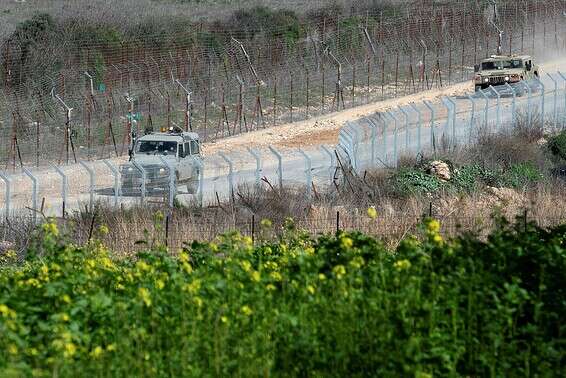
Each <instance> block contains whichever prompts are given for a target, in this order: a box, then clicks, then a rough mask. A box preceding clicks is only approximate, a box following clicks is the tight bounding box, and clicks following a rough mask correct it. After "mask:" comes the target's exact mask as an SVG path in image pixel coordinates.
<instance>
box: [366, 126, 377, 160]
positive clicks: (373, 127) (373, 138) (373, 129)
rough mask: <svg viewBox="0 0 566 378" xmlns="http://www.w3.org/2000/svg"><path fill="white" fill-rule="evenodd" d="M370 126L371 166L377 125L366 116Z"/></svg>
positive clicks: (373, 158) (373, 157)
mask: <svg viewBox="0 0 566 378" xmlns="http://www.w3.org/2000/svg"><path fill="white" fill-rule="evenodd" d="M366 121H367V122H368V124H369V126H370V128H371V163H370V164H371V166H372V167H373V166H375V140H376V139H377V125H376V124H375V121H374V120H373V119H371V118H366Z"/></svg>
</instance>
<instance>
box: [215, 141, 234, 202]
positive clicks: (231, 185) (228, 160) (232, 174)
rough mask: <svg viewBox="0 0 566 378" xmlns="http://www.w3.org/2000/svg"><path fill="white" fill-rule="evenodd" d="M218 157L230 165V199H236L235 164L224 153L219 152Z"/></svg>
mask: <svg viewBox="0 0 566 378" xmlns="http://www.w3.org/2000/svg"><path fill="white" fill-rule="evenodd" d="M218 155H220V157H221V158H222V159H224V161H225V162H226V163H227V164H228V191H229V192H230V198H232V199H233V198H234V162H233V161H232V159H230V158H229V157H228V156H226V155H225V154H224V153H222V152H219V153H218Z"/></svg>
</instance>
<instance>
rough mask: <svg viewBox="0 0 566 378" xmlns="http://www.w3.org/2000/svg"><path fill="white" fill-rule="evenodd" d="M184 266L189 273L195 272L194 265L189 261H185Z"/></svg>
mask: <svg viewBox="0 0 566 378" xmlns="http://www.w3.org/2000/svg"><path fill="white" fill-rule="evenodd" d="M182 267H183V270H184V271H185V273H187V274H191V273H192V272H193V267H192V266H191V264H189V263H188V262H183V264H182Z"/></svg>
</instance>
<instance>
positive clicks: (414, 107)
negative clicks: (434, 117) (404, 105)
mask: <svg viewBox="0 0 566 378" xmlns="http://www.w3.org/2000/svg"><path fill="white" fill-rule="evenodd" d="M410 105H411V108H413V110H414V111H415V112H416V113H417V153H418V154H421V153H422V149H421V129H422V120H423V119H422V114H421V111H420V109H419V108H418V107H417V105H415V103H414V102H411V103H410Z"/></svg>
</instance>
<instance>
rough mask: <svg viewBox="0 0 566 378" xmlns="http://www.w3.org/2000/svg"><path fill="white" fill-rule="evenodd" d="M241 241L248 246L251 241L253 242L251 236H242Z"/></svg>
mask: <svg viewBox="0 0 566 378" xmlns="http://www.w3.org/2000/svg"><path fill="white" fill-rule="evenodd" d="M242 241H243V242H244V244H245V245H248V246H251V245H252V242H253V240H252V238H251V237H249V236H244V237H243V238H242Z"/></svg>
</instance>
